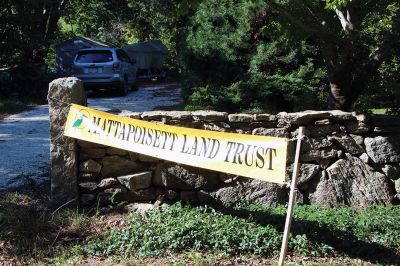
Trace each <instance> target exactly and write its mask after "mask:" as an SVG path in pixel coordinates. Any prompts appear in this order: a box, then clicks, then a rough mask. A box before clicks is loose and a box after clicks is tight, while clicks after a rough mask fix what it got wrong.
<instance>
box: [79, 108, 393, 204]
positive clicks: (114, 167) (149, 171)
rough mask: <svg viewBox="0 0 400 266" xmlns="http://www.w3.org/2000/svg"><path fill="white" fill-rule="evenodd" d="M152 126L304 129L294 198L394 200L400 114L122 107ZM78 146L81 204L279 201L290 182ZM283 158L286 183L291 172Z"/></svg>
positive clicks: (262, 131)
mask: <svg viewBox="0 0 400 266" xmlns="http://www.w3.org/2000/svg"><path fill="white" fill-rule="evenodd" d="M119 115H122V116H127V117H132V118H136V119H143V120H147V121H152V122H155V123H163V124H169V125H176V126H183V127H191V128H197V129H207V130H213V131H223V132H234V133H240V134H255V135H265V136H277V137H285V138H289V139H291V144H292V145H290V149H289V150H290V151H289V152H290V154H291V155H292V156H293V154H294V143H295V138H296V135H297V128H298V126H300V125H304V126H306V135H307V138H306V139H305V141H304V145H303V149H302V156H301V172H300V179H299V183H298V188H299V193H298V199H297V201H298V202H299V203H303V204H319V205H324V206H330V207H339V206H344V205H350V206H354V207H358V208H362V207H366V206H369V205H372V204H382V205H390V204H396V203H398V199H399V198H400V118H399V117H398V116H368V115H364V114H355V113H345V112H341V111H318V112H317V111H305V112H299V113H285V112H283V113H279V114H278V115H269V114H256V115H249V114H230V115H228V114H227V113H223V112H212V111H196V112H176V111H172V112H158V111H155V112H145V113H131V112H126V111H124V112H121V113H120V114H119ZM78 145H79V147H80V148H79V150H80V151H79V177H78V184H79V191H80V199H81V202H82V203H83V204H91V203H94V202H96V199H99V200H100V201H101V202H103V203H106V202H110V201H113V202H118V201H126V202H137V201H142V202H143V201H145V202H148V201H151V202H154V201H157V200H158V201H163V200H182V201H185V202H188V203H218V202H219V203H221V202H222V203H233V202H238V201H239V202H253V203H258V204H264V205H275V204H277V203H285V202H286V201H287V200H288V186H287V185H277V184H272V183H267V182H263V181H258V180H252V179H248V178H244V177H240V176H234V175H228V174H225V173H220V172H214V171H209V170H204V169H199V168H194V167H190V166H186V165H179V164H176V163H172V162H168V161H164V160H159V159H157V158H152V157H148V156H144V155H140V154H137V153H132V152H128V151H124V150H120V149H115V148H112V147H105V146H102V145H97V144H93V143H89V142H84V141H78ZM292 156H289V158H288V162H287V180H288V182H289V180H290V177H291V172H292V169H293V165H292V161H293V158H291V157H292Z"/></svg>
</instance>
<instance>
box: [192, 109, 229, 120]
mask: <svg viewBox="0 0 400 266" xmlns="http://www.w3.org/2000/svg"><path fill="white" fill-rule="evenodd" d="M192 116H193V119H194V120H202V121H207V122H218V121H228V113H225V112H217V111H194V112H192Z"/></svg>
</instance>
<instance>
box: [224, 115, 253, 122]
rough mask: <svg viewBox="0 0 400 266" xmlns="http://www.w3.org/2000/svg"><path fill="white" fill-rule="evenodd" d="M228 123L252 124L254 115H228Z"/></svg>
mask: <svg viewBox="0 0 400 266" xmlns="http://www.w3.org/2000/svg"><path fill="white" fill-rule="evenodd" d="M228 119H229V122H239V123H244V122H247V123H249V122H253V120H254V115H250V114H230V115H228Z"/></svg>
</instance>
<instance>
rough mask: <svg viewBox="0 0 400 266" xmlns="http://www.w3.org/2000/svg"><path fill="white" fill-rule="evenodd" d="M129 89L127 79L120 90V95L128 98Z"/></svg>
mask: <svg viewBox="0 0 400 266" xmlns="http://www.w3.org/2000/svg"><path fill="white" fill-rule="evenodd" d="M128 88H129V85H128V79H127V78H126V77H125V78H124V81H123V82H122V84H121V87H120V88H119V95H121V96H126V95H127V94H128Z"/></svg>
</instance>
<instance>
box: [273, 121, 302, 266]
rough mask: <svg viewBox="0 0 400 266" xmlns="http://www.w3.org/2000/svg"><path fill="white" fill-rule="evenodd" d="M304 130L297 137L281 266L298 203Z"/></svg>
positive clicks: (300, 128)
mask: <svg viewBox="0 0 400 266" xmlns="http://www.w3.org/2000/svg"><path fill="white" fill-rule="evenodd" d="M304 129H305V128H304V127H303V126H301V127H299V135H298V136H297V145H296V155H295V159H294V167H293V175H292V183H291V185H290V194H289V206H288V211H287V214H286V222H285V230H284V232H283V239H282V247H281V253H280V256H279V262H278V265H279V266H283V265H284V264H285V257H286V252H287V246H288V240H289V233H290V226H291V224H292V217H293V211H294V205H295V203H296V193H297V177H298V175H299V169H300V164H299V160H300V150H301V141H302V139H303V136H304Z"/></svg>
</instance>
